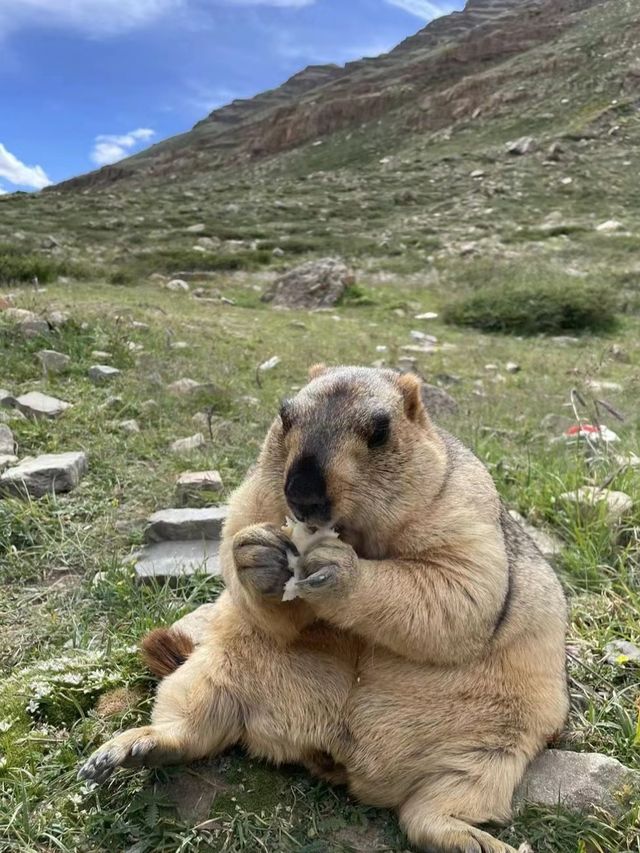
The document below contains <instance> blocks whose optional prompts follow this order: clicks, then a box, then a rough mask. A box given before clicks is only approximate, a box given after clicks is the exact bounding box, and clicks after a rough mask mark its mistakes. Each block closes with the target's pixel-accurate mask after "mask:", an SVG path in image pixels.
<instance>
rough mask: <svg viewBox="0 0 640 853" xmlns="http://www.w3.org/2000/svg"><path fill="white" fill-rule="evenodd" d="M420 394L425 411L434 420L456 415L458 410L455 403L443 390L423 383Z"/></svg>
mask: <svg viewBox="0 0 640 853" xmlns="http://www.w3.org/2000/svg"><path fill="white" fill-rule="evenodd" d="M421 394H422V402H423V403H424V407H425V409H426V410H427V412H429V414H430V415H433V416H434V417H435V418H439V417H441V416H442V415H455V414H457V412H458V409H459V406H458V403H457V401H456V400H455V399H454V398H453V397H452V396H451V394H449V393H448V392H447V391H445V390H444V389H443V388H438V386H437V385H429V383H428V382H423V383H422V390H421Z"/></svg>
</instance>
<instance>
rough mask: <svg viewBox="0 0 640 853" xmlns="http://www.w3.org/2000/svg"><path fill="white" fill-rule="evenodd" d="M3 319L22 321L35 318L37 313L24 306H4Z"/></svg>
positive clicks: (15, 321) (14, 321)
mask: <svg viewBox="0 0 640 853" xmlns="http://www.w3.org/2000/svg"><path fill="white" fill-rule="evenodd" d="M2 316H3V317H4V319H5V320H11V321H12V322H13V323H24V322H26V321H27V320H37V319H38V315H37V314H34V313H33V311H27V309H26V308H6V309H5V310H4V311H3V312H2Z"/></svg>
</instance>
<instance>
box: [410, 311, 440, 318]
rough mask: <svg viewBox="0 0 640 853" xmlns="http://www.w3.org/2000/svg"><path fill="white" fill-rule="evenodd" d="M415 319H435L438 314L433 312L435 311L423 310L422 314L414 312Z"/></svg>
mask: <svg viewBox="0 0 640 853" xmlns="http://www.w3.org/2000/svg"><path fill="white" fill-rule="evenodd" d="M415 319H416V320H437V319H438V315H437V314H436V313H435V311H425V313H424V314H416V316H415Z"/></svg>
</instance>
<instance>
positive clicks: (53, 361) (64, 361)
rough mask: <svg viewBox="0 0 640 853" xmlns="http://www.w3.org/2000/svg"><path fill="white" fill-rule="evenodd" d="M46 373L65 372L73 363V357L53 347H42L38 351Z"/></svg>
mask: <svg viewBox="0 0 640 853" xmlns="http://www.w3.org/2000/svg"><path fill="white" fill-rule="evenodd" d="M36 355H37V357H38V358H39V360H40V363H41V364H42V367H43V369H44V372H45V373H64V371H65V370H66V369H67V368H68V367H69V365H70V364H71V358H70V357H69V356H68V355H65V354H64V353H61V352H56V351H55V350H53V349H41V350H40V351H39V352H37V353H36Z"/></svg>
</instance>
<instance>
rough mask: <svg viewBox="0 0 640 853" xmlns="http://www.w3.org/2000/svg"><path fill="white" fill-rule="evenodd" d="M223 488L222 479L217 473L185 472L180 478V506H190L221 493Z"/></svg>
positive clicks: (177, 496) (178, 495) (178, 492)
mask: <svg viewBox="0 0 640 853" xmlns="http://www.w3.org/2000/svg"><path fill="white" fill-rule="evenodd" d="M222 488H223V486H222V478H221V477H220V474H219V473H218V472H217V471H185V473H184V474H181V475H180V476H179V477H178V482H177V483H176V498H177V501H178V503H179V504H180V506H190V505H191V504H192V503H193V502H197V501H202V500H205V499H206V498H207V496H208V495H213V494H215V493H216V492H221V491H222Z"/></svg>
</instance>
